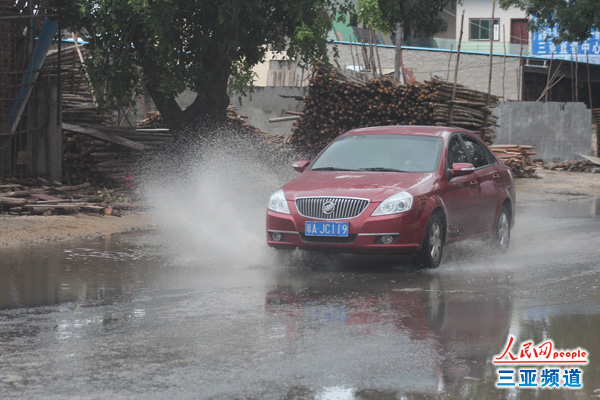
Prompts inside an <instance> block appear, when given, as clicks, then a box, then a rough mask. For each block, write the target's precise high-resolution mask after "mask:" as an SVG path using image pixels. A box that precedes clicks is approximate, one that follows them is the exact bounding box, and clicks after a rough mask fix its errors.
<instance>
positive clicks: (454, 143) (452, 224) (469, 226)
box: [442, 134, 479, 238]
mask: <svg viewBox="0 0 600 400" xmlns="http://www.w3.org/2000/svg"><path fill="white" fill-rule="evenodd" d="M446 160H447V162H446V168H451V167H452V164H453V163H468V162H470V161H469V157H468V155H467V152H466V150H465V147H464V145H463V142H462V140H461V139H460V136H459V135H458V134H455V135H453V136H451V137H450V140H449V142H448V154H447V156H446ZM478 185H479V184H478V182H477V177H476V175H475V174H474V173H473V174H468V175H464V176H456V177H452V178H451V179H450V181H449V182H448V186H447V188H446V192H445V193H443V194H442V199H443V200H444V204H445V205H446V212H447V220H448V226H447V233H448V237H450V238H453V237H459V236H468V235H472V234H474V233H476V232H477V229H478V228H477V227H476V224H474V223H473V217H474V214H473V209H474V207H477V205H478V204H477V203H478V200H477V199H478V197H479V196H478V192H479V188H478Z"/></svg>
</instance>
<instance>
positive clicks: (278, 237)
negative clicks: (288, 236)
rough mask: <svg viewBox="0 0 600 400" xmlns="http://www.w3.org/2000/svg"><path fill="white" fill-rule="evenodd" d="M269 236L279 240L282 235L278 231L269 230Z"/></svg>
mask: <svg viewBox="0 0 600 400" xmlns="http://www.w3.org/2000/svg"><path fill="white" fill-rule="evenodd" d="M271 237H272V238H273V240H276V241H278V242H280V241H281V240H282V239H283V235H282V234H281V233H279V232H271Z"/></svg>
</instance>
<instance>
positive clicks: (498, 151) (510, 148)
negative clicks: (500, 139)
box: [490, 144, 539, 178]
mask: <svg viewBox="0 0 600 400" xmlns="http://www.w3.org/2000/svg"><path fill="white" fill-rule="evenodd" d="M490 149H491V150H492V151H493V152H494V154H495V155H496V157H498V159H499V160H500V161H501V162H502V163H503V164H505V165H508V166H509V167H510V168H511V169H512V172H513V176H514V177H516V178H539V176H538V175H537V174H536V173H535V170H536V168H537V166H536V164H535V163H534V162H533V161H532V160H531V158H530V157H529V156H532V155H535V154H536V153H535V152H534V151H531V150H532V149H533V146H525V145H518V144H515V145H513V144H499V145H494V146H490Z"/></svg>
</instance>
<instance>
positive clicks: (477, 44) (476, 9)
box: [456, 0, 531, 54]
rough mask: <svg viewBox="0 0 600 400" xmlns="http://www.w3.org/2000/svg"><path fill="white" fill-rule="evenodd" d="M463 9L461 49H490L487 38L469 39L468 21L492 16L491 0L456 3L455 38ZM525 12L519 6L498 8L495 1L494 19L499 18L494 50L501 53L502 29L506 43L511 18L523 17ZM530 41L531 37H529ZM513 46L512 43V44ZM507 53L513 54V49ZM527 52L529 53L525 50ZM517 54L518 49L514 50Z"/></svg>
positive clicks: (502, 42)
mask: <svg viewBox="0 0 600 400" xmlns="http://www.w3.org/2000/svg"><path fill="white" fill-rule="evenodd" d="M463 10H464V11H465V22H464V28H463V29H464V31H463V42H462V46H461V47H462V49H463V50H465V51H481V52H489V51H490V42H489V41H487V40H474V41H470V40H469V21H470V20H471V19H473V18H487V19H491V18H492V0H463V4H462V5H460V4H459V5H457V10H456V39H457V40H458V37H459V36H460V18H461V14H462V12H463ZM525 18H527V14H526V13H525V11H522V10H521V9H519V8H515V7H511V8H509V9H508V10H503V9H501V8H500V5H499V2H498V1H496V9H495V11H494V19H499V20H500V32H499V39H500V40H499V41H496V42H494V52H498V53H501V52H503V51H504V49H503V47H504V41H503V34H502V30H503V28H504V30H505V32H506V34H505V37H506V43H507V44H509V43H510V21H511V19H525ZM530 42H531V39H530ZM513 46H514V45H513ZM508 53H509V54H510V53H512V54H515V49H513V50H512V51H510V50H508ZM527 53H529V52H528V51H527ZM516 54H518V50H517V51H516Z"/></svg>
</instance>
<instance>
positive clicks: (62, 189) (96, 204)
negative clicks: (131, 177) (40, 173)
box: [0, 178, 135, 216]
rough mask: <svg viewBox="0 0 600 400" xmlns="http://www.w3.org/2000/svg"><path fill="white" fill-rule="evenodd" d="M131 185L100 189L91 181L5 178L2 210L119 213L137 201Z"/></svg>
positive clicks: (0, 186) (0, 199) (0, 188)
mask: <svg viewBox="0 0 600 400" xmlns="http://www.w3.org/2000/svg"><path fill="white" fill-rule="evenodd" d="M133 195H134V194H133V191H132V189H131V188H130V187H125V186H124V187H122V188H120V189H117V190H104V191H102V192H100V193H99V192H98V190H97V189H94V188H93V187H92V186H91V185H90V183H84V184H81V185H75V186H64V185H47V182H43V181H36V180H33V179H29V180H18V179H15V178H6V179H5V180H3V181H1V182H0V211H1V212H2V213H3V214H8V215H55V214H56V215H61V214H73V213H78V212H87V213H93V214H102V215H114V216H120V210H122V209H124V208H131V207H133V206H135V205H134V203H132V202H131V200H132V198H133Z"/></svg>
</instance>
